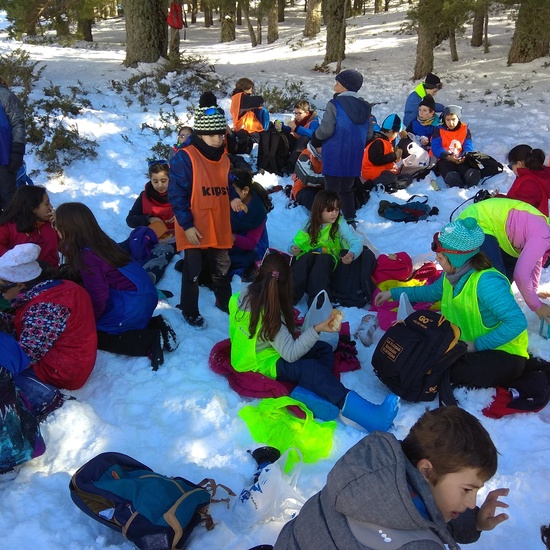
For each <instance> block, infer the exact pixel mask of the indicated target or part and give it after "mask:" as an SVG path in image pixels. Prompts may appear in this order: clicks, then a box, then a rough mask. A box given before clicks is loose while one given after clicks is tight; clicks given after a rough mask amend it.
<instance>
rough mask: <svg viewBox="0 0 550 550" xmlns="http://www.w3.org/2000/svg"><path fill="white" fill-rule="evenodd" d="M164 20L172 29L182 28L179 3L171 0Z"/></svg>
mask: <svg viewBox="0 0 550 550" xmlns="http://www.w3.org/2000/svg"><path fill="white" fill-rule="evenodd" d="M166 22H167V23H168V25H169V26H170V27H172V28H173V29H182V28H183V11H182V8H181V4H178V3H177V2H172V3H171V4H170V9H169V10H168V17H167V18H166Z"/></svg>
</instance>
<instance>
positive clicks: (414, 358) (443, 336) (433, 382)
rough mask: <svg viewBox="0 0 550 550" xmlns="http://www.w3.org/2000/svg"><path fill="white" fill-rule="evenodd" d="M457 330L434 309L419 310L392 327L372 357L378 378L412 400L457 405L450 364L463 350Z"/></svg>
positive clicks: (406, 398)
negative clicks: (452, 387)
mask: <svg viewBox="0 0 550 550" xmlns="http://www.w3.org/2000/svg"><path fill="white" fill-rule="evenodd" d="M459 338H460V329H459V328H458V327H457V326H456V325H454V324H453V323H451V322H450V321H448V320H447V319H445V317H443V315H441V314H440V313H437V312H435V311H430V310H419V311H414V312H413V313H411V314H410V315H409V316H408V317H407V318H406V319H405V320H404V321H399V322H397V323H396V324H395V325H393V326H391V327H390V328H389V329H388V330H387V332H386V334H384V336H383V337H382V338H381V340H380V341H379V342H378V345H377V346H376V349H375V350H374V354H373V356H372V366H373V368H374V372H375V373H376V375H377V376H378V378H379V379H380V380H381V381H382V382H383V383H384V384H385V385H386V386H387V387H388V388H389V389H390V390H391V391H392V392H393V393H395V394H396V395H399V397H401V398H403V399H404V400H406V401H410V402H411V403H417V402H419V401H433V400H434V399H435V396H436V395H437V394H438V393H439V402H440V404H441V405H456V399H455V398H454V396H453V391H452V389H451V382H450V371H449V369H450V367H451V366H452V365H453V364H454V363H456V361H457V360H458V359H459V357H461V356H462V355H464V354H465V353H466V349H467V345H466V343H465V342H462V341H460V340H459Z"/></svg>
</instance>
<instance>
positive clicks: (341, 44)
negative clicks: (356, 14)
mask: <svg viewBox="0 0 550 550" xmlns="http://www.w3.org/2000/svg"><path fill="white" fill-rule="evenodd" d="M345 5H346V0H325V6H324V9H325V13H324V17H325V22H326V25H327V48H326V52H325V59H324V60H323V63H322V65H323V66H326V65H328V64H329V63H334V62H337V63H339V62H342V60H343V59H345V57H346V53H345V52H346V16H345Z"/></svg>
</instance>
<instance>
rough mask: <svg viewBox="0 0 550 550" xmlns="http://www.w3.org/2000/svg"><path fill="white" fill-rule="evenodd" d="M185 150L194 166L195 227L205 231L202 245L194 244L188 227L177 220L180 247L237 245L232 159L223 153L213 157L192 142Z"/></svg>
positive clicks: (182, 248)
mask: <svg viewBox="0 0 550 550" xmlns="http://www.w3.org/2000/svg"><path fill="white" fill-rule="evenodd" d="M183 151H184V152H185V153H186V154H187V155H189V158H190V159H191V166H192V169H193V182H192V190H191V205H190V206H191V212H192V213H193V219H194V223H193V225H194V227H196V228H197V229H198V231H199V233H201V235H202V239H201V242H200V245H199V246H194V245H192V244H191V243H190V242H189V241H188V240H187V237H186V236H185V231H184V230H183V229H182V227H181V226H180V225H179V223H177V221H176V224H175V229H176V232H175V233H176V247H177V249H178V251H179V250H185V249H186V248H226V249H230V248H231V247H232V246H233V239H232V236H231V220H230V217H229V216H230V213H229V210H230V205H229V187H228V181H227V180H228V174H229V167H230V164H229V159H228V158H227V155H225V154H224V155H222V157H221V158H220V160H218V161H215V160H209V159H207V158H206V157H204V156H203V155H201V154H200V152H199V151H198V150H197V148H196V147H195V146H194V145H188V146H187V147H186V148H185V149H183Z"/></svg>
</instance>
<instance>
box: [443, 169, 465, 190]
mask: <svg viewBox="0 0 550 550" xmlns="http://www.w3.org/2000/svg"><path fill="white" fill-rule="evenodd" d="M444 179H445V183H446V184H447V185H448V186H449V187H464V180H463V179H462V176H461V175H460V174H459V173H458V172H456V171H452V172H447V175H446V176H445V178H444Z"/></svg>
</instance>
